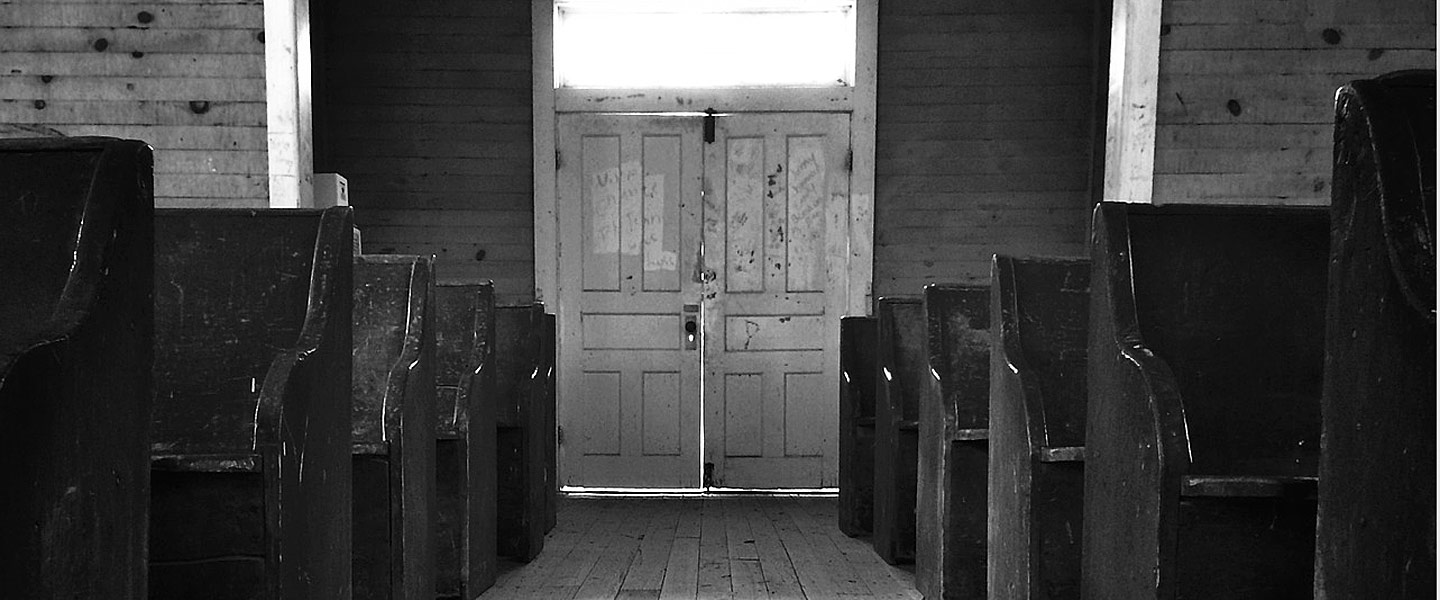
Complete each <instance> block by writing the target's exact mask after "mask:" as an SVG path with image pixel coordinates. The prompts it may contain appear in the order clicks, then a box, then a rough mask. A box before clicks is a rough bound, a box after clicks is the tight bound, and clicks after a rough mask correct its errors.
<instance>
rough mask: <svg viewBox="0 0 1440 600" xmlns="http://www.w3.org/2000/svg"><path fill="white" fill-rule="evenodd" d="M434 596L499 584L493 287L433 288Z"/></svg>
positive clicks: (472, 592) (467, 594) (465, 594)
mask: <svg viewBox="0 0 1440 600" xmlns="http://www.w3.org/2000/svg"><path fill="white" fill-rule="evenodd" d="M435 307H436V310H435V353H436V373H437V374H436V378H435V385H436V398H437V400H438V402H439V410H438V412H437V416H438V417H439V423H438V427H437V429H436V442H435V444H436V450H435V455H436V456H435V463H436V469H437V473H438V484H437V494H436V516H435V519H436V554H435V563H436V568H437V575H436V580H435V586H436V588H435V591H436V594H437V595H438V596H440V597H442V598H463V599H465V600H470V599H472V598H474V597H475V596H476V595H478V594H480V592H483V591H485V590H486V589H489V588H490V586H492V585H494V583H495V576H496V562H495V525H496V517H495V498H496V497H495V489H496V488H495V357H494V350H495V286H494V284H492V283H490V282H485V283H483V284H468V285H437V286H435Z"/></svg>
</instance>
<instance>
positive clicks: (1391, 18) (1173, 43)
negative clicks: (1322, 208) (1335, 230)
mask: <svg viewBox="0 0 1440 600" xmlns="http://www.w3.org/2000/svg"><path fill="white" fill-rule="evenodd" d="M1161 22H1162V26H1161V37H1160V80H1159V92H1158V96H1159V97H1158V104H1157V107H1156V113H1157V114H1156V129H1157V131H1156V136H1155V137H1156V139H1155V194H1154V201H1155V202H1156V203H1179V202H1190V203H1229V204H1320V205H1324V204H1328V203H1329V201H1330V187H1329V185H1330V169H1331V166H1330V160H1331V152H1332V145H1333V127H1334V120H1335V116H1334V101H1335V90H1336V88H1338V87H1340V86H1342V85H1344V84H1346V83H1347V82H1349V81H1351V80H1353V79H1364V78H1369V77H1374V76H1376V75H1379V74H1382V73H1386V72H1390V71H1396V70H1400V69H1416V68H1425V69H1434V68H1435V2H1434V0H1373V1H1366V2H1361V1H1358V0H1308V1H1301V2H1297V1H1295V0H1203V1H1202V0H1167V1H1166V2H1165V4H1164V6H1163V10H1162V13H1161Z"/></svg>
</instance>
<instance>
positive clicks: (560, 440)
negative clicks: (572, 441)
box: [555, 425, 565, 446]
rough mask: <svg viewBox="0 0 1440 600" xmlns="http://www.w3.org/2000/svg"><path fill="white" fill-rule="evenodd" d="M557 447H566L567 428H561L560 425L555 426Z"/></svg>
mask: <svg viewBox="0 0 1440 600" xmlns="http://www.w3.org/2000/svg"><path fill="white" fill-rule="evenodd" d="M555 445H556V446H564V445H565V428H564V427H561V426H559V425H556V426H555Z"/></svg>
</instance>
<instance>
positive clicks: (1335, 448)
mask: <svg viewBox="0 0 1440 600" xmlns="http://www.w3.org/2000/svg"><path fill="white" fill-rule="evenodd" d="M1334 158H1335V168H1334V178H1333V182H1334V185H1333V187H1332V188H1331V203H1330V210H1331V213H1330V222H1331V231H1330V256H1331V262H1330V299H1329V314H1330V324H1329V327H1328V328H1327V330H1326V335H1325V387H1324V394H1323V399H1322V401H1321V402H1322V404H1321V410H1322V413H1323V415H1324V420H1323V422H1324V435H1322V436H1321V440H1322V446H1321V454H1320V500H1319V512H1320V515H1319V522H1318V524H1317V530H1316V535H1317V539H1316V569H1317V572H1316V574H1315V587H1316V593H1317V595H1320V594H1324V595H1325V596H1327V597H1330V598H1358V597H1368V598H1434V597H1435V527H1434V523H1435V359H1436V356H1435V295H1434V294H1435V212H1434V211H1435V72H1434V71H1425V72H1409V73H1397V74H1393V75H1390V76H1386V77H1382V78H1379V79H1375V80H1369V81H1356V82H1354V83H1352V84H1350V85H1349V86H1346V87H1345V88H1342V89H1341V90H1340V93H1339V95H1338V97H1337V99H1336V105H1335V155H1334Z"/></svg>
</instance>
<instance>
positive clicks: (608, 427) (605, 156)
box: [557, 115, 702, 488]
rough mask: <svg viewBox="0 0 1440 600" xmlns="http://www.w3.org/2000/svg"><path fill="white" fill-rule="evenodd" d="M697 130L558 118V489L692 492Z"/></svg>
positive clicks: (695, 483)
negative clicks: (690, 321)
mask: <svg viewBox="0 0 1440 600" xmlns="http://www.w3.org/2000/svg"><path fill="white" fill-rule="evenodd" d="M700 134H701V128H700V122H699V120H698V119H695V118H693V117H691V118H672V117H637V116H624V115H565V116H561V117H560V119H559V139H558V140H557V141H558V143H559V144H558V148H559V149H560V164H559V170H560V172H559V177H558V185H559V189H558V190H557V191H558V194H557V198H558V200H559V204H558V207H557V210H558V211H559V215H558V216H559V224H560V236H559V237H560V240H559V243H560V253H559V256H560V294H559V297H560V306H559V307H558V308H559V310H558V311H557V312H558V315H559V319H560V335H561V340H560V347H559V352H560V360H561V363H560V364H561V369H560V376H561V378H562V379H561V384H560V385H561V392H562V393H561V398H562V399H561V400H560V402H561V406H560V411H561V415H560V416H561V423H560V426H561V429H562V431H563V436H564V437H563V441H562V443H561V445H560V455H561V459H560V461H561V478H562V479H561V481H562V483H563V484H565V485H573V486H589V487H597V486H598V487H652V488H653V487H662V488H696V487H699V485H700V466H699V457H700V439H699V432H700V410H699V406H698V402H697V400H696V399H697V398H699V396H700V389H701V388H700V350H699V348H698V344H688V343H687V339H686V336H685V329H684V327H685V326H684V323H685V321H686V319H687V318H695V317H697V316H698V303H699V298H700V285H699V284H698V283H697V282H696V281H695V277H694V275H693V273H691V272H690V271H689V270H688V267H690V266H691V265H693V264H694V260H695V259H694V257H695V256H696V253H697V252H698V250H699V247H700V246H699V244H700V236H699V225H700V216H699V215H700V182H701V174H702V171H701V162H700V161H701V147H700V146H701V140H700ZM686 304H690V305H692V308H695V309H696V311H697V312H691V313H687V312H686V311H685V309H686V306H685V305H686ZM691 346H694V347H691Z"/></svg>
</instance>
